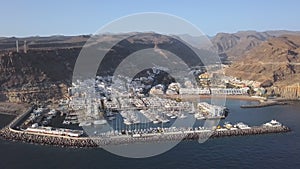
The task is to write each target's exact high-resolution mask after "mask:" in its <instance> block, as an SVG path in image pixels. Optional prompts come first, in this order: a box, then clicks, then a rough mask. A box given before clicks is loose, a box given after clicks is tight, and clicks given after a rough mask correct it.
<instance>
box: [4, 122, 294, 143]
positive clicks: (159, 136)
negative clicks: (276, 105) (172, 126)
mask: <svg viewBox="0 0 300 169" xmlns="http://www.w3.org/2000/svg"><path fill="white" fill-rule="evenodd" d="M289 131H291V129H290V128H288V127H286V126H278V127H266V126H254V127H252V128H250V129H235V130H210V131H208V130H206V131H201V130H198V131H181V132H170V133H156V134H155V135H152V136H142V135H141V136H139V137H133V136H130V135H121V136H111V137H94V138H93V137H78V138H73V137H67V136H55V135H47V134H40V133H28V132H25V131H18V132H15V131H14V130H10V129H9V128H4V129H2V130H1V131H0V137H1V138H3V139H6V140H12V141H22V142H27V143H33V144H41V145H54V146H61V147H104V146H108V145H119V144H132V143H147V142H162V141H180V140H197V139H205V138H209V137H210V138H219V137H230V136H246V135H259V134H268V133H284V132H289Z"/></svg>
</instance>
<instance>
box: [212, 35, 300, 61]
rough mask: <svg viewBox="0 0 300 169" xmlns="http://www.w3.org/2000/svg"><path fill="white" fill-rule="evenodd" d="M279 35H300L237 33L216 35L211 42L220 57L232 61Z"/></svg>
mask: <svg viewBox="0 0 300 169" xmlns="http://www.w3.org/2000/svg"><path fill="white" fill-rule="evenodd" d="M281 35H300V32H299V31H285V30H279V31H265V32H256V31H239V32H236V33H232V34H230V33H218V34H217V35H216V36H214V37H213V38H212V39H211V41H212V43H213V45H214V47H215V49H216V50H217V51H218V53H219V55H220V56H222V57H227V58H228V60H229V61H233V60H236V59H239V58H240V57H243V56H244V55H245V54H246V53H247V52H248V51H249V50H251V49H252V48H254V47H256V46H258V45H260V44H261V43H263V42H265V41H267V40H268V39H269V38H272V37H278V36H281Z"/></svg>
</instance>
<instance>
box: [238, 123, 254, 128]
mask: <svg viewBox="0 0 300 169" xmlns="http://www.w3.org/2000/svg"><path fill="white" fill-rule="evenodd" d="M235 126H236V127H237V128H239V129H251V127H249V126H248V125H247V124H244V123H242V122H239V123H237V124H236V125H235Z"/></svg>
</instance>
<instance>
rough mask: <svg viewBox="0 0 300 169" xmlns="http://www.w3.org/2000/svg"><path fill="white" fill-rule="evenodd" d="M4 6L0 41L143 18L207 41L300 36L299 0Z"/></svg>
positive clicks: (68, 0) (33, 1)
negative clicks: (184, 25)
mask: <svg viewBox="0 0 300 169" xmlns="http://www.w3.org/2000/svg"><path fill="white" fill-rule="evenodd" d="M241 2H242V3H241ZM0 4H1V5H0V8H1V9H0V22H1V24H0V26H1V27H0V36H35V35H40V36H45V35H58V34H60V35H62V34H63V35H78V34H92V33H94V32H95V31H97V30H98V29H99V28H101V27H102V26H103V25H105V24H107V23H109V22H110V21H113V20H115V19H118V18H119V17H122V16H125V15H129V14H133V13H139V12H164V13H169V14H173V15H176V16H179V17H182V18H184V19H186V20H188V21H190V22H191V23H193V24H195V25H196V26H197V27H198V28H199V29H201V30H202V31H203V32H204V33H205V34H208V35H215V34H216V33H218V32H236V31H239V30H258V31H264V30H279V29H285V30H300V22H299V20H300V12H299V7H300V1H299V0H284V1H283V0H267V1H264V0H203V1H201V0H194V1H192V0H191V1H188V0H181V1H179V0H119V1H117V0H108V1H102V2H100V0H98V1H87V0H82V1H79V0H49V1H45V2H44V1H41V0H24V1H23V0H18V1H17V0H6V2H4V1H1V3H0Z"/></svg>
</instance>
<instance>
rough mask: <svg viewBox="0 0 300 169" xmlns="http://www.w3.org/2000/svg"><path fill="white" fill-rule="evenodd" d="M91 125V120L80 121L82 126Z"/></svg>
mask: <svg viewBox="0 0 300 169" xmlns="http://www.w3.org/2000/svg"><path fill="white" fill-rule="evenodd" d="M90 125H92V123H91V122H87V121H85V122H81V123H79V126H80V127H84V126H90Z"/></svg>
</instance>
